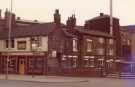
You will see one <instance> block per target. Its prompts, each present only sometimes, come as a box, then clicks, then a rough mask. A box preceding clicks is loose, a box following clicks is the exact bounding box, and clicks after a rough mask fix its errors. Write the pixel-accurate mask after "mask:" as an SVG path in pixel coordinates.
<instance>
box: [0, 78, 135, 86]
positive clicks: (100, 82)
mask: <svg viewBox="0 0 135 87" xmlns="http://www.w3.org/2000/svg"><path fill="white" fill-rule="evenodd" d="M87 79H88V81H87V82H68V83H66V82H65V83H52V82H48V83H40V82H25V81H12V80H0V87H135V79H113V78H87Z"/></svg>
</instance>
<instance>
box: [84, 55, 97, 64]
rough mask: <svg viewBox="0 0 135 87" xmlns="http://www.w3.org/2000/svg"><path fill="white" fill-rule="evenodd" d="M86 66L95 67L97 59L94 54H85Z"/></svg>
mask: <svg viewBox="0 0 135 87" xmlns="http://www.w3.org/2000/svg"><path fill="white" fill-rule="evenodd" d="M83 62H84V67H94V66H95V60H94V56H85V57H84V59H83Z"/></svg>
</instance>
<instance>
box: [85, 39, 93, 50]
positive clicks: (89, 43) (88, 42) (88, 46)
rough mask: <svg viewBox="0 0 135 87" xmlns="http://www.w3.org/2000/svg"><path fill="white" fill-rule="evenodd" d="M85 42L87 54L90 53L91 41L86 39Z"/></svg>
mask: <svg viewBox="0 0 135 87" xmlns="http://www.w3.org/2000/svg"><path fill="white" fill-rule="evenodd" d="M86 42H87V52H91V51H92V40H91V39H86Z"/></svg>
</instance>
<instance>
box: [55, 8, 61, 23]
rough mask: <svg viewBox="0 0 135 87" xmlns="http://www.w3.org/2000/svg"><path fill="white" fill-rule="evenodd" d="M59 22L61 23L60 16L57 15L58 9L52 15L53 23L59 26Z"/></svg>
mask: <svg viewBox="0 0 135 87" xmlns="http://www.w3.org/2000/svg"><path fill="white" fill-rule="evenodd" d="M60 22H61V15H60V14H59V9H56V10H55V13H54V23H56V24H60Z"/></svg>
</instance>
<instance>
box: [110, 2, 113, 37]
mask: <svg viewBox="0 0 135 87" xmlns="http://www.w3.org/2000/svg"><path fill="white" fill-rule="evenodd" d="M110 34H111V35H113V0H110Z"/></svg>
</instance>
